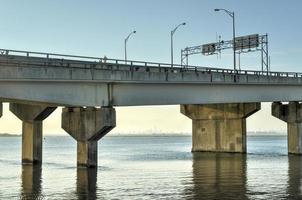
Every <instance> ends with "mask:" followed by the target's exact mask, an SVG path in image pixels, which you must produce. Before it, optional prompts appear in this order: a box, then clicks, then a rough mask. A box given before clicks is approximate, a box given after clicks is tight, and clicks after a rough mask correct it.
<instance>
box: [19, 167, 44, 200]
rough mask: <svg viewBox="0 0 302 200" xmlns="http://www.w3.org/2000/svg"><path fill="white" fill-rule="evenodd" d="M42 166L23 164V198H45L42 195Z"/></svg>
mask: <svg viewBox="0 0 302 200" xmlns="http://www.w3.org/2000/svg"><path fill="white" fill-rule="evenodd" d="M41 175H42V166H41V165H22V175H21V176H22V179H21V187H22V190H21V193H22V194H21V196H20V197H22V199H44V198H45V197H43V195H41V191H42V190H41V188H42V186H41V185H42V184H41V182H42V179H41Z"/></svg>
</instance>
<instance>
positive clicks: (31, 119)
mask: <svg viewBox="0 0 302 200" xmlns="http://www.w3.org/2000/svg"><path fill="white" fill-rule="evenodd" d="M9 109H10V111H11V112H12V113H14V114H15V115H16V116H17V117H18V118H19V119H20V120H22V163H32V164H36V163H37V164H40V163H41V162H42V139H43V135H42V129H43V126H42V121H43V120H44V119H46V118H47V117H48V116H49V115H50V114H51V113H52V112H53V111H54V110H55V109H56V107H48V106H46V105H30V104H19V103H18V104H17V103H10V105H9Z"/></svg>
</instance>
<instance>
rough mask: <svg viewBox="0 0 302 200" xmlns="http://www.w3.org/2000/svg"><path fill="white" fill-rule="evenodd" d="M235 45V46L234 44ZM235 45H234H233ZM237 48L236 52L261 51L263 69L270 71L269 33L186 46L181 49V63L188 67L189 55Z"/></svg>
mask: <svg viewBox="0 0 302 200" xmlns="http://www.w3.org/2000/svg"><path fill="white" fill-rule="evenodd" d="M234 45H235V46H234ZM233 46H234V47H233ZM233 48H235V52H236V54H238V55H239V56H240V54H241V53H249V52H255V51H260V52H261V71H262V72H264V71H267V72H268V71H269V54H268V35H267V34H265V35H259V34H252V35H246V36H240V37H236V38H235V42H234V43H233V40H227V41H224V40H220V39H219V41H218V42H215V43H208V44H203V45H199V46H192V47H186V48H185V49H182V50H181V64H182V65H183V66H184V67H186V66H188V64H189V56H190V55H194V54H202V55H205V56H208V55H214V54H216V55H217V54H220V53H221V51H222V50H226V49H233ZM239 66H240V65H239Z"/></svg>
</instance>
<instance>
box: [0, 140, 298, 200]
mask: <svg viewBox="0 0 302 200" xmlns="http://www.w3.org/2000/svg"><path fill="white" fill-rule="evenodd" d="M98 145H99V147H98V167H97V168H96V169H85V168H77V167H76V142H75V141H74V140H73V139H72V138H71V137H69V136H66V137H65V136H46V137H45V138H44V141H43V164H42V166H35V167H33V166H31V165H23V166H22V165H21V137H0V199H302V184H301V181H302V158H301V157H300V156H292V155H288V154H287V138H286V136H280V135H273V136H272V135H269V136H268V135H266V136H249V137H248V139H247V147H248V148H247V154H245V155H242V154H228V153H220V154H216V153H191V137H189V136H167V137H165V136H114V137H113V136H112V137H110V136H106V137H104V138H103V139H101V140H100V141H99V143H98Z"/></svg>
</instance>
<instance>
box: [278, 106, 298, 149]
mask: <svg viewBox="0 0 302 200" xmlns="http://www.w3.org/2000/svg"><path fill="white" fill-rule="evenodd" d="M272 115H273V116H274V117H277V118H278V119H281V120H282V121H285V122H287V148H288V153H291V154H302V103H299V102H289V103H288V104H282V103H280V102H274V103H273V104H272Z"/></svg>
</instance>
